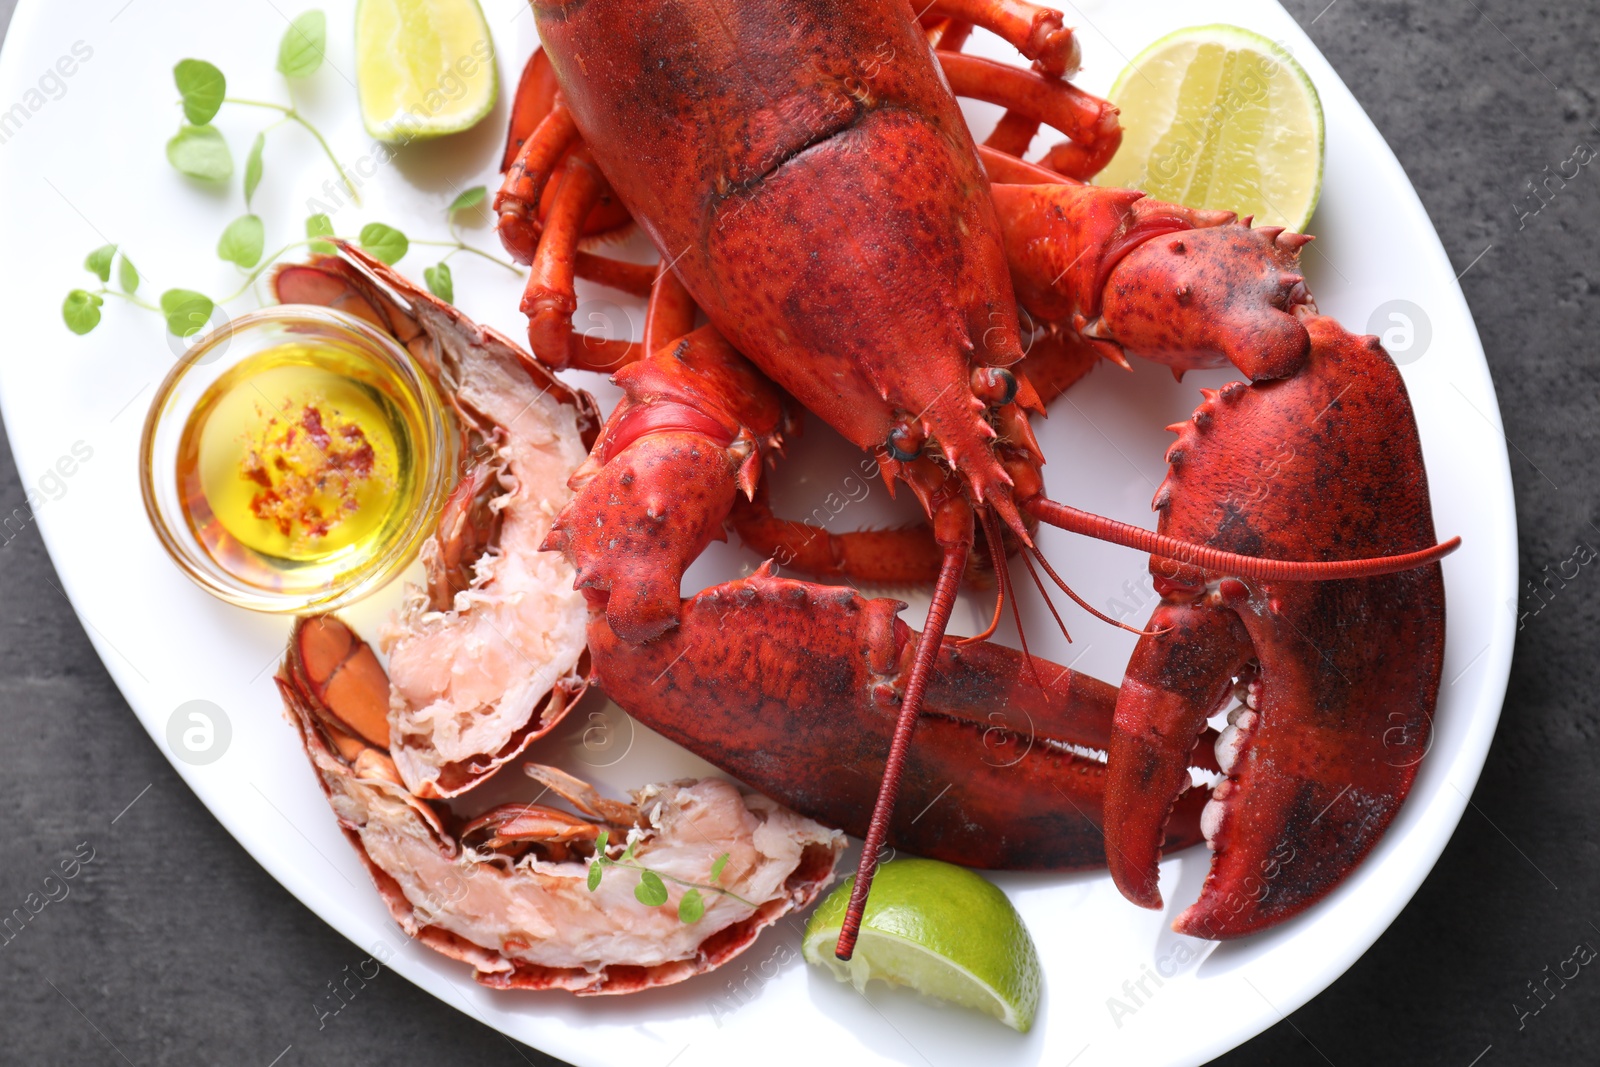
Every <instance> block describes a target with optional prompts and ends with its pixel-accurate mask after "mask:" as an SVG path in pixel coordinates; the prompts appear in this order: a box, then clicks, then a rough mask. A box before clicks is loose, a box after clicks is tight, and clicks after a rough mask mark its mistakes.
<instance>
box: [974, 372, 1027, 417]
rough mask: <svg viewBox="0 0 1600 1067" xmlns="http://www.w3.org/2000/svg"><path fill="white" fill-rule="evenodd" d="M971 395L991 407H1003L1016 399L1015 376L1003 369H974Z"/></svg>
mask: <svg viewBox="0 0 1600 1067" xmlns="http://www.w3.org/2000/svg"><path fill="white" fill-rule="evenodd" d="M972 395H973V396H975V397H977V398H978V399H979V400H982V401H983V402H984V403H986V404H988V405H989V406H991V407H1004V406H1005V405H1007V404H1009V403H1011V402H1012V401H1013V400H1015V399H1016V398H1017V376H1016V375H1015V374H1012V373H1011V372H1010V371H1008V370H1006V369H1005V368H1004V367H974V368H973V371H972Z"/></svg>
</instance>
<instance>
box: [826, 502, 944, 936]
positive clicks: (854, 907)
mask: <svg viewBox="0 0 1600 1067" xmlns="http://www.w3.org/2000/svg"><path fill="white" fill-rule="evenodd" d="M971 551H972V525H971V520H970V518H969V519H968V523H967V535H966V537H965V538H963V539H962V540H959V541H956V542H954V543H951V544H947V545H945V548H944V561H943V562H942V563H941V564H940V565H939V581H938V583H937V584H936V585H935V586H934V587H933V603H932V605H930V606H929V608H928V621H927V624H926V626H925V627H924V628H923V631H922V637H921V638H920V639H919V640H918V641H917V653H916V658H915V659H914V660H913V661H912V664H911V677H910V678H909V679H908V680H907V681H906V695H905V699H904V700H902V701H901V703H900V716H899V718H898V719H897V720H896V721H895V724H894V740H893V741H891V742H890V743H889V759H888V760H887V761H886V762H885V764H884V767H883V781H882V783H881V784H880V785H879V786H878V800H877V803H875V804H873V806H872V821H871V822H870V823H869V824H868V825H867V840H866V844H865V846H864V847H863V848H862V851H861V862H860V863H859V864H857V865H856V884H855V886H854V887H853V888H852V889H851V890H850V906H849V908H848V909H847V910H846V911H845V914H844V925H843V926H842V927H841V928H840V930H839V941H838V944H837V945H835V946H834V950H833V954H834V955H835V956H837V957H839V958H840V959H841V960H848V959H849V958H850V956H851V955H852V954H853V953H854V952H855V950H856V936H857V935H858V934H859V933H860V932H861V914H862V912H863V911H865V910H866V907H867V894H868V893H869V892H871V890H872V876H873V875H874V874H876V873H877V870H878V853H879V851H880V850H882V848H883V839H884V837H885V836H887V835H888V832H889V819H890V818H891V817H892V816H893V814H894V802H895V799H896V798H897V797H898V796H899V794H900V775H901V773H902V772H903V771H904V769H905V762H906V749H907V748H908V747H910V744H911V731H912V730H913V729H915V728H916V725H917V714H918V712H920V711H921V710H922V693H923V690H924V689H926V688H927V685H928V676H929V675H930V674H932V673H933V661H934V660H935V659H937V658H938V655H939V646H940V644H941V643H942V642H943V641H944V631H945V627H946V626H947V625H949V622H950V611H951V609H952V608H954V607H955V603H956V592H957V591H958V590H959V589H960V588H961V572H962V571H964V570H965V569H966V566H967V556H968V555H969V554H970V552H971Z"/></svg>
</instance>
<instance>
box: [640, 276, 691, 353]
mask: <svg viewBox="0 0 1600 1067" xmlns="http://www.w3.org/2000/svg"><path fill="white" fill-rule="evenodd" d="M696 310H698V309H697V308H696V307H695V303H694V298H693V297H692V296H690V295H689V290H687V289H685V288H684V287H683V283H682V282H681V281H679V280H678V276H677V275H676V274H674V273H672V268H670V267H668V266H667V264H666V261H665V260H663V261H662V262H661V263H660V265H658V266H657V267H656V277H655V281H654V283H652V285H651V286H650V303H649V304H648V305H647V306H646V307H645V312H644V340H643V342H642V348H643V352H644V354H650V353H653V352H654V351H655V350H656V349H658V348H660V347H661V346H662V345H664V344H666V343H667V342H668V341H671V340H674V339H676V338H679V337H682V336H683V335H684V334H686V333H688V332H689V331H690V330H692V329H694V316H695V311H696Z"/></svg>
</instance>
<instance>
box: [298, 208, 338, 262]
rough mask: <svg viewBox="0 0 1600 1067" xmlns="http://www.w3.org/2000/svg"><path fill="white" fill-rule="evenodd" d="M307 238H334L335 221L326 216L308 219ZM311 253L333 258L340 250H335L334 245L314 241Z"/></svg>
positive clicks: (315, 216) (314, 216)
mask: <svg viewBox="0 0 1600 1067" xmlns="http://www.w3.org/2000/svg"><path fill="white" fill-rule="evenodd" d="M306 236H307V237H311V238H317V237H332V236H333V220H332V219H330V218H328V216H326V215H312V216H311V217H310V218H308V219H306ZM311 251H313V252H315V253H317V254H318V255H323V256H331V255H333V254H334V253H335V252H336V251H338V249H336V248H334V247H333V245H331V244H329V243H328V242H327V241H317V240H313V241H312V242H311Z"/></svg>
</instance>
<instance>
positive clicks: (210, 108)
mask: <svg viewBox="0 0 1600 1067" xmlns="http://www.w3.org/2000/svg"><path fill="white" fill-rule="evenodd" d="M327 39H328V20H327V18H326V17H325V16H324V15H323V13H322V12H321V11H316V10H312V11H305V12H302V13H301V14H299V15H298V16H296V17H295V19H294V21H293V22H292V23H290V25H289V28H288V29H287V30H285V31H284V34H283V39H282V40H281V41H280V42H279V43H278V73H280V74H282V75H283V77H284V82H285V86H286V88H287V91H288V96H289V103H287V104H280V103H276V102H274V101H271V100H249V99H244V98H242V97H236V96H229V95H228V79H227V77H226V76H224V75H223V73H222V71H221V70H220V69H219V68H218V67H217V66H216V64H214V63H209V62H207V61H206V60H203V59H184V60H180V61H179V62H178V65H177V66H175V67H173V68H172V78H173V81H174V82H176V83H177V86H178V94H179V97H180V102H181V103H182V105H183V117H184V120H185V121H184V123H183V125H182V126H180V127H179V128H178V132H177V133H176V134H175V135H173V138H172V140H170V141H168V142H167V159H168V161H170V162H171V163H172V165H173V166H174V167H176V168H177V169H178V170H180V171H182V172H183V173H184V174H187V175H189V176H190V177H191V178H199V179H200V180H201V181H213V182H217V181H227V180H228V179H229V178H231V177H233V154H232V152H230V151H229V149H228V142H227V140H226V139H225V138H224V137H223V136H222V133H221V131H220V130H218V129H217V128H216V127H215V126H213V125H211V120H212V119H214V118H216V117H217V112H218V111H220V110H222V105H223V104H235V105H238V106H240V107H257V108H266V109H268V110H271V111H276V112H278V113H279V114H280V115H281V116H282V118H280V119H279V120H278V121H277V122H275V123H273V124H272V126H268V127H267V128H266V129H264V130H262V131H261V132H260V133H258V134H256V139H255V142H254V143H253V144H252V145H251V146H250V154H249V155H248V156H247V157H246V158H245V168H244V199H245V205H246V206H247V207H248V206H249V204H250V201H251V199H252V198H253V197H254V196H255V192H256V187H257V186H258V185H260V184H261V173H262V156H263V153H264V152H265V150H266V139H267V133H268V132H269V131H271V130H272V129H273V128H274V127H276V126H278V125H281V124H282V123H284V122H294V123H297V124H299V125H300V126H302V127H304V128H305V130H306V131H307V132H308V133H310V134H311V136H312V137H314V138H316V141H317V144H318V145H320V146H321V148H322V151H323V153H324V154H325V155H326V156H327V157H328V160H329V162H331V163H332V164H333V169H334V170H335V171H337V172H338V174H339V180H340V181H342V182H343V183H344V186H345V188H346V189H348V190H349V191H350V199H351V201H352V202H353V203H355V204H357V205H359V204H360V203H361V194H360V192H359V191H358V190H357V187H356V183H355V182H354V181H353V180H352V179H351V177H350V175H349V173H348V172H347V171H346V170H345V168H344V164H343V163H341V162H339V157H338V156H336V155H334V153H333V149H332V147H330V146H329V144H328V139H327V138H326V137H324V136H323V135H322V131H321V130H319V129H317V128H316V126H314V125H313V124H312V123H311V122H310V120H308V119H307V118H306V117H305V116H304V115H302V114H301V113H300V111H299V110H298V109H297V108H296V107H295V105H294V83H295V82H296V81H298V80H301V79H304V78H309V77H311V76H312V75H313V74H315V73H316V72H317V71H318V70H320V69H321V68H322V59H323V54H324V52H325V51H326V47H327ZM245 266H254V264H245Z"/></svg>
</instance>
